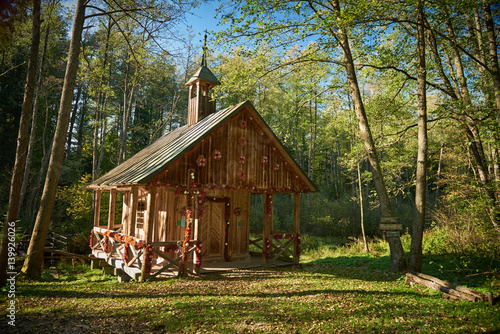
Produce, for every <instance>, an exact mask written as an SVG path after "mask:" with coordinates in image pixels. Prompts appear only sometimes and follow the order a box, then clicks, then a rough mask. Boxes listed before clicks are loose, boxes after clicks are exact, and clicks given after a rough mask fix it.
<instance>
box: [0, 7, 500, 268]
mask: <svg viewBox="0 0 500 334" xmlns="http://www.w3.org/2000/svg"><path fill="white" fill-rule="evenodd" d="M35 2H36V1H35ZM335 2H336V1H334V2H331V3H330V2H322V1H259V2H252V1H236V2H230V3H225V2H223V3H221V4H220V8H219V10H218V16H217V17H218V19H220V22H221V24H223V25H222V26H221V27H220V29H219V30H218V31H217V32H216V33H211V34H209V43H208V59H209V67H210V68H211V70H212V71H213V72H214V74H215V75H216V76H217V77H218V79H219V80H220V81H221V83H222V84H221V86H219V87H218V90H217V94H216V98H217V104H218V109H221V108H225V107H228V106H231V105H234V104H236V103H238V102H241V101H243V100H250V101H251V102H252V103H253V104H254V106H255V107H256V109H257V110H258V111H259V112H260V113H261V115H262V117H263V118H264V119H265V120H266V122H267V123H268V124H269V125H270V127H271V128H272V129H273V131H274V132H275V133H276V135H277V136H278V138H280V139H281V141H282V143H283V144H284V145H285V146H286V147H287V148H288V150H289V151H290V153H291V155H292V156H293V157H294V158H295V160H296V161H297V162H298V163H299V164H300V166H301V167H302V168H303V169H304V170H305V171H306V172H307V174H308V176H309V177H310V178H311V179H312V180H313V181H314V183H315V184H316V185H317V186H318V187H319V188H320V190H321V191H320V192H319V193H314V194H308V195H303V199H304V200H303V201H302V206H303V207H302V208H301V230H302V233H305V234H310V235H315V236H334V237H338V238H340V239H342V240H347V239H348V238H349V237H354V238H358V237H359V236H360V235H361V227H362V226H364V229H365V232H366V235H367V236H368V237H369V238H380V237H383V235H382V233H381V231H380V230H379V228H378V224H379V222H380V216H381V207H380V200H379V198H378V196H377V192H376V189H375V185H374V180H373V179H372V172H373V169H372V166H371V164H370V162H369V161H368V159H367V154H366V151H365V148H364V143H363V140H362V138H361V135H360V131H359V125H358V120H357V119H356V114H355V101H354V100H353V97H352V95H351V90H350V87H349V84H348V82H349V79H348V77H347V76H348V74H346V70H345V63H344V62H343V59H344V58H343V54H342V48H339V45H341V44H342V43H341V42H340V41H339V40H338V39H336V36H340V35H341V34H339V35H336V34H333V33H328V32H331V31H336V29H340V28H338V26H341V27H344V28H345V29H346V31H347V34H348V35H349V38H350V40H349V41H350V48H351V51H352V54H353V58H354V64H355V69H356V74H357V80H358V84H359V87H360V92H361V97H362V99H363V105H364V108H365V111H366V115H367V118H368V121H369V125H370V129H371V134H372V136H373V139H374V142H375V146H376V149H377V156H378V159H379V160H380V164H381V168H382V170H383V176H384V180H385V185H386V188H387V192H388V195H389V198H390V200H391V205H392V207H393V209H394V210H393V212H394V215H395V216H396V217H397V219H398V222H399V223H402V224H403V229H404V232H405V233H410V234H411V233H412V229H413V224H414V217H415V216H416V211H417V209H418V206H419V205H421V204H422V203H424V204H425V207H426V210H425V211H424V213H425V215H424V217H425V229H426V232H425V233H426V234H425V238H427V239H426V240H427V246H426V247H430V248H433V249H434V250H437V249H439V250H440V251H441V253H446V254H452V255H455V256H458V257H467V258H469V259H470V258H472V257H475V256H481V257H486V258H488V259H489V260H490V263H491V266H492V267H493V268H494V267H495V266H496V265H497V264H498V258H499V254H500V242H499V241H500V228H499V212H500V211H499V209H500V205H499V203H500V202H499V201H500V193H499V189H498V187H499V185H498V181H499V179H500V168H499V154H498V149H499V147H500V141H499V139H500V127H499V117H498V115H499V113H500V70H499V68H498V55H497V51H498V50H497V45H498V35H499V34H498V32H499V31H498V29H499V22H500V17H499V10H500V6H499V4H498V3H496V2H491V1H482V2H479V1H469V0H466V1H444V0H443V1H441V0H436V1H425V2H423V1H408V2H396V1H394V2H393V1H380V2H379V1H370V2H365V1H353V2H350V1H347V2H343V3H342V14H341V15H334V13H335V10H334V7H332V5H331V4H333V3H335ZM86 3H87V12H86V19H85V24H84V29H83V33H82V35H81V36H82V43H81V52H80V55H79V67H78V74H77V76H76V85H75V89H74V90H73V98H72V103H71V112H70V114H69V127H68V131H67V136H66V139H65V146H64V158H63V163H62V167H61V173H60V179H59V184H58V188H57V194H56V201H55V206H54V210H53V213H52V216H51V222H50V229H51V230H53V231H55V232H58V233H61V234H69V235H73V239H72V245H71V246H70V247H71V249H69V250H70V251H73V252H88V236H89V233H90V229H91V227H92V196H93V195H92V192H91V191H89V190H87V189H85V186H86V185H87V184H89V183H90V182H91V181H92V180H94V179H96V178H97V177H98V176H100V175H102V174H104V173H106V172H107V171H109V170H110V169H112V168H113V167H114V166H116V165H117V164H119V163H121V162H122V161H124V160H125V159H126V158H128V157H130V156H132V155H133V154H134V153H136V152H138V151H139V150H140V149H142V148H144V147H145V146H147V145H148V144H150V143H152V142H153V141H154V140H156V139H158V138H159V137H160V136H161V135H163V134H165V133H168V132H169V131H172V130H174V129H176V128H178V127H180V126H183V125H185V124H186V119H187V97H188V96H187V89H186V86H185V85H184V84H185V82H187V79H188V78H189V77H190V76H191V75H192V74H193V72H194V70H195V69H196V68H197V67H198V66H199V62H200V58H201V50H202V48H201V46H202V45H201V37H200V36H194V35H193V34H190V33H189V29H188V30H187V33H185V32H186V27H187V26H188V25H189V24H188V22H187V21H186V15H187V14H188V13H190V12H192V11H194V10H195V8H197V6H199V5H200V4H199V3H198V2H196V1H172V2H167V1H153V0H148V1H139V0H135V1H131V0H127V1H98V0H92V1H88V2H86ZM32 4H33V1H27V0H16V1H11V2H7V3H6V5H3V3H2V6H4V7H5V8H2V11H1V15H2V20H1V25H0V52H1V59H0V142H1V143H2V151H1V154H0V167H1V168H0V214H1V215H2V217H3V216H5V215H7V211H8V203H9V193H10V187H11V178H12V171H13V168H14V165H15V161H16V147H17V141H16V139H17V136H18V132H19V125H20V118H21V114H22V112H21V111H22V106H23V99H24V98H25V94H24V91H25V84H26V80H25V78H26V77H27V73H28V64H29V56H30V48H31V46H32V42H31V41H32V38H31V36H32V28H33V22H34V21H33V20H32V18H31V17H32V7H31V6H32ZM418 4H422V5H423V7H421V8H423V12H424V14H425V20H423V21H421V22H423V23H422V24H420V25H419V24H417V21H418V19H417V12H418V11H417V8H418V6H417V5H418ZM40 13H41V25H40V36H39V37H40V42H39V53H38V56H37V58H38V62H37V63H38V66H37V67H36V80H35V87H34V93H33V105H32V108H30V113H29V114H30V121H29V124H30V125H29V128H30V130H29V131H30V132H29V133H30V136H29V143H28V146H27V153H26V159H27V160H26V167H25V169H24V175H23V178H22V187H21V192H20V200H19V203H20V205H19V210H18V218H19V223H18V224H17V229H18V232H19V234H27V235H29V234H30V233H31V231H32V229H33V227H34V224H35V220H36V215H37V213H38V211H39V208H40V205H41V203H40V199H41V196H42V190H43V184H44V182H45V178H46V173H47V169H48V166H49V157H50V153H51V150H52V146H51V145H52V139H53V138H54V133H55V132H56V125H57V122H58V110H59V107H60V101H61V94H62V93H63V83H64V75H65V66H66V60H67V58H68V51H69V48H70V34H69V31H70V30H71V26H72V24H73V22H72V20H73V16H74V13H75V10H74V8H68V7H66V6H64V5H63V3H62V2H61V1H58V0H47V1H43V2H41V10H40ZM318 13H319V14H318ZM198 15H202V14H198ZM325 22H326V23H325ZM333 22H337V23H336V24H334V23H333ZM339 22H340V23H339ZM419 26H420V27H425V29H424V30H425V34H424V35H423V36H424V38H425V40H424V41H425V45H426V48H425V61H426V67H425V68H424V69H425V73H426V78H425V81H426V86H427V92H426V105H427V116H426V117H427V121H426V122H425V123H426V125H427V129H426V134H427V138H428V141H427V144H426V145H427V151H426V164H425V172H426V176H425V179H424V185H425V199H424V200H421V201H420V202H419V203H417V204H416V202H415V197H416V184H417V172H416V171H417V168H416V166H417V153H418V148H419V143H418V141H417V137H418V136H417V131H418V129H419V126H417V119H418V116H419V101H418V99H417V95H418V94H417V88H418V87H417V86H418V84H417V82H418V80H417V79H418V78H419V73H420V72H419V64H418V59H419V57H418V54H417V51H418V50H417V49H418V48H417V37H418V34H417V30H418V29H417V28H418V27H419ZM325 32H327V33H325ZM106 200H107V199H106V198H104V199H103V206H102V207H103V208H106V207H107V205H106V204H105V201H106ZM254 202H255V203H253V206H252V210H254V212H252V215H251V216H252V217H255V219H254V220H253V221H252V224H254V225H255V226H252V227H255V228H259V226H258V224H262V223H261V222H262V218H261V217H260V219H259V215H260V216H261V215H262V212H263V210H262V208H261V207H259V206H260V205H261V203H259V200H258V198H256V199H255V201H254ZM274 207H275V211H274V212H275V215H274V219H275V221H274V226H275V230H283V231H290V230H291V229H292V226H293V220H292V214H291V213H292V212H293V210H292V201H291V198H289V197H288V196H284V195H280V196H276V199H275V202H274ZM116 214H117V217H120V216H121V212H120V211H119V210H118V211H117V213H116ZM362 222H363V224H362Z"/></svg>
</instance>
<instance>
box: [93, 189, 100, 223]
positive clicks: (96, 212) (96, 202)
mask: <svg viewBox="0 0 500 334" xmlns="http://www.w3.org/2000/svg"><path fill="white" fill-rule="evenodd" d="M100 219H101V191H100V190H96V191H95V200H94V226H99V220H100Z"/></svg>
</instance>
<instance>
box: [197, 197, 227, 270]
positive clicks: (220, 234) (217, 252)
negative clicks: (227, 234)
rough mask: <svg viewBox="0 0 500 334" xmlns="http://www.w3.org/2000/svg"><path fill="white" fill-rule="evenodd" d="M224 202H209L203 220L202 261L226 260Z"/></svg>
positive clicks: (201, 227)
mask: <svg viewBox="0 0 500 334" xmlns="http://www.w3.org/2000/svg"><path fill="white" fill-rule="evenodd" d="M224 217H225V214H224V202H208V203H207V205H206V209H205V210H204V213H203V218H202V219H201V226H200V230H201V233H200V235H201V238H200V239H201V242H202V243H203V247H202V253H201V254H202V261H203V262H206V261H208V262H213V261H223V260H224V226H225V225H224V224H225V222H224Z"/></svg>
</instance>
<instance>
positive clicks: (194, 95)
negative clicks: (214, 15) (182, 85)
mask: <svg viewBox="0 0 500 334" xmlns="http://www.w3.org/2000/svg"><path fill="white" fill-rule="evenodd" d="M206 43H207V37H206V35H205V46H204V47H203V56H202V60H201V66H200V68H199V69H198V70H197V71H196V73H195V74H194V75H193V76H192V77H191V79H189V81H188V82H187V83H186V85H187V86H189V105H188V125H193V124H195V123H197V122H198V121H200V120H202V119H203V118H205V117H206V116H208V115H210V114H213V113H215V111H216V110H215V99H214V95H213V91H212V88H213V87H215V86H217V85H219V84H220V82H219V80H217V78H216V77H215V75H214V74H213V73H212V71H210V69H209V68H208V66H207V55H206V53H207V52H206V51H207V47H206Z"/></svg>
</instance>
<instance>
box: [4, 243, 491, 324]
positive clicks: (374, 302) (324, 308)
mask: <svg viewBox="0 0 500 334" xmlns="http://www.w3.org/2000/svg"><path fill="white" fill-rule="evenodd" d="M306 241H307V240H304V247H303V248H304V263H303V264H302V265H301V266H300V267H286V268H274V269H270V270H266V271H263V270H241V271H233V272H228V273H223V274H210V275H202V276H200V277H189V278H186V279H169V280H158V281H153V282H146V283H118V282H117V280H116V278H114V277H109V276H103V275H102V273H101V271H99V270H89V268H88V267H85V266H83V267H82V266H79V267H77V268H76V269H75V270H73V269H72V268H71V267H70V266H67V265H61V266H59V268H58V273H59V276H60V279H59V280H54V279H53V278H52V277H51V276H50V275H48V274H47V273H45V274H44V276H43V277H42V280H40V281H36V282H16V293H17V299H16V305H17V314H16V328H15V331H12V328H7V329H8V331H7V332H8V333H57V332H71V333H138V332H143V333H211V332H219V333H367V332H368V333H370V332H373V333H406V332H424V333H474V332H495V331H497V332H500V305H498V304H497V305H494V306H489V305H488V304H485V303H471V302H465V301H448V300H442V299H441V296H440V294H439V293H438V292H436V291H432V290H429V289H427V288H425V287H421V286H415V287H410V286H409V285H407V284H406V283H405V282H404V275H402V274H398V273H390V272H387V271H386V270H385V268H387V266H386V267H385V268H384V270H380V267H383V266H384V265H386V264H387V263H388V261H389V259H388V255H387V253H386V252H385V253H384V251H383V247H384V246H383V245H376V243H374V244H373V249H374V251H373V254H364V253H363V252H362V251H361V252H359V251H357V250H356V247H358V246H357V245H355V243H356V242H354V241H351V243H350V244H347V245H344V246H338V245H337V246H335V245H334V243H333V242H332V240H326V241H325V240H316V242H317V245H316V246H314V247H312V246H311V247H309V246H307V243H306ZM377 247H379V248H381V250H380V251H378V250H377ZM315 248H316V251H315V250H314V249H315ZM315 253H316V254H317V256H314V254H315ZM425 261H426V266H427V267H428V268H429V269H432V270H435V271H437V272H440V273H446V270H448V269H447V268H454V266H456V264H455V265H453V264H449V263H448V262H449V261H443V258H442V257H436V258H433V257H429V256H427V257H426V258H425ZM450 270H451V269H450ZM424 272H425V270H424ZM458 273H460V272H458ZM439 277H440V278H442V277H441V276H439ZM453 277H455V278H456V279H458V280H462V281H465V283H468V284H469V286H471V287H475V288H478V289H483V290H493V291H495V292H496V293H498V292H500V290H499V287H498V286H497V285H495V284H496V282H495V281H494V280H493V279H488V278H486V275H477V276H473V277H471V279H472V278H474V280H471V281H467V279H466V278H465V277H464V276H463V275H462V276H460V275H458V274H457V272H454V276H453ZM453 283H456V282H453ZM491 284H493V287H492V286H490V285H491ZM6 307H7V300H6V296H5V293H3V294H2V299H1V305H0V330H1V329H3V328H4V327H6V326H7V325H6V321H4V319H6ZM1 332H3V333H5V332H6V331H4V330H2V331H1Z"/></svg>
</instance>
